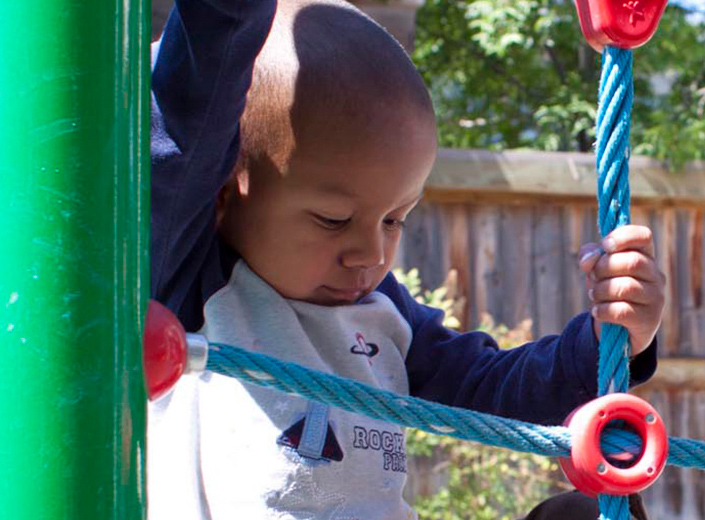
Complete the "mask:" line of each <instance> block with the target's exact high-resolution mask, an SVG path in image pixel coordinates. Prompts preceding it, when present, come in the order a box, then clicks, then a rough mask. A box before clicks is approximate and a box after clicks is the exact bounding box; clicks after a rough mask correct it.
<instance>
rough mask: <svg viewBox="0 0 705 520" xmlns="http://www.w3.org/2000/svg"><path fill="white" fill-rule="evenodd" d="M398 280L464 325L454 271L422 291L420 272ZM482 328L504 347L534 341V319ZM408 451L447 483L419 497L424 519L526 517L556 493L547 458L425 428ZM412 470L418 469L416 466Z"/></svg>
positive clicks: (486, 320)
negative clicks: (532, 336) (437, 283)
mask: <svg viewBox="0 0 705 520" xmlns="http://www.w3.org/2000/svg"><path fill="white" fill-rule="evenodd" d="M393 272H394V275H395V276H396V278H397V280H399V282H400V283H401V284H403V285H405V286H406V288H407V289H408V290H409V292H410V293H411V295H412V296H414V297H415V298H416V300H417V301H419V302H420V303H424V304H426V305H431V306H434V307H438V308H440V309H443V310H444V311H445V312H446V322H445V323H447V324H450V325H449V326H455V325H459V324H460V319H459V318H460V315H459V313H460V312H461V310H462V308H463V307H464V303H465V302H464V301H463V300H462V299H461V298H459V297H458V284H457V274H456V273H455V272H454V271H451V272H450V273H449V274H448V277H447V278H446V280H445V282H444V283H443V285H442V286H441V287H439V288H437V289H434V290H425V291H424V290H422V289H421V287H422V283H421V279H420V277H419V272H418V269H411V270H410V271H408V272H404V271H402V270H401V269H395V270H394V271H393ZM478 329H479V330H482V331H484V332H487V333H488V334H490V335H491V336H493V337H494V338H495V340H497V343H498V344H499V345H500V347H501V348H513V347H515V346H517V345H519V344H521V343H524V342H526V341H529V340H530V339H531V320H525V321H523V322H522V323H520V324H519V325H518V326H517V327H516V328H514V329H510V328H509V327H507V326H506V325H503V324H496V323H495V322H494V320H493V318H492V317H491V316H490V315H489V314H483V316H482V319H481V323H480V326H479V327H478ZM407 453H408V455H409V456H410V457H411V458H412V459H416V460H426V461H427V462H429V461H430V462H432V463H434V462H435V461H436V460H437V459H439V460H440V462H438V463H436V464H435V465H434V467H433V471H434V472H442V473H443V474H444V477H445V481H446V485H445V486H443V487H442V488H441V489H439V490H438V491H437V492H435V493H432V494H430V495H426V496H418V497H416V500H415V504H414V506H415V507H416V509H417V511H418V513H419V517H420V518H422V519H423V520H469V519H473V520H490V519H491V520H502V519H507V520H508V519H511V518H518V517H521V516H523V515H525V514H526V513H527V512H528V511H529V510H530V509H531V508H533V507H534V506H535V505H536V504H538V502H540V501H541V500H543V499H545V498H546V497H547V496H548V495H549V493H550V491H551V490H553V489H554V488H557V487H559V486H560V485H561V484H560V483H559V482H558V481H557V480H556V474H557V471H558V465H557V464H556V463H555V462H554V461H551V460H550V459H548V458H546V457H540V456H538V455H532V454H525V453H517V452H512V451H509V450H503V449H499V448H492V447H488V446H483V445H480V444H477V443H472V442H465V441H461V440H459V439H455V438H452V437H447V436H440V435H434V434H432V433H428V432H425V431H422V430H415V429H410V430H408V432H407ZM410 467H412V465H410Z"/></svg>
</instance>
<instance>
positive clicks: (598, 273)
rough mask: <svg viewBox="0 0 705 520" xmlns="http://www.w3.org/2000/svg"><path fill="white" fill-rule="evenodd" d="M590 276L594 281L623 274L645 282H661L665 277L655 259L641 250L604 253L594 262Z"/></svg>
mask: <svg viewBox="0 0 705 520" xmlns="http://www.w3.org/2000/svg"><path fill="white" fill-rule="evenodd" d="M588 276H589V278H590V280H592V281H593V282H599V281H600V280H604V279H607V278H618V277H622V276H630V277H633V278H636V279H638V280H642V281H645V282H660V281H661V280H663V279H664V275H663V273H661V271H659V269H658V266H657V265H656V262H655V260H654V259H653V258H652V257H650V256H647V255H646V254H644V253H643V252H641V251H624V252H621V253H612V254H605V255H602V256H601V257H599V258H598V259H597V260H596V261H595V262H594V263H593V266H592V270H591V271H590V272H589V275H588Z"/></svg>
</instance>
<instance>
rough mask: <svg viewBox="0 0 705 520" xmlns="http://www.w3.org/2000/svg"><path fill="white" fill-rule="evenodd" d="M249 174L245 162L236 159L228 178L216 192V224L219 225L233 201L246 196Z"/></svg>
mask: <svg viewBox="0 0 705 520" xmlns="http://www.w3.org/2000/svg"><path fill="white" fill-rule="evenodd" d="M249 178H250V175H249V172H248V170H247V168H246V166H245V161H244V160H242V159H240V158H238V160H237V162H236V163H235V167H234V168H233V171H232V172H231V173H230V177H228V180H227V181H225V184H224V185H223V187H222V188H220V191H219V192H218V199H217V201H216V203H217V222H218V224H220V223H221V222H222V220H223V217H224V216H225V214H226V213H227V210H228V208H229V207H230V205H231V204H232V203H233V201H234V200H236V199H239V198H241V197H244V196H247V192H248V190H249Z"/></svg>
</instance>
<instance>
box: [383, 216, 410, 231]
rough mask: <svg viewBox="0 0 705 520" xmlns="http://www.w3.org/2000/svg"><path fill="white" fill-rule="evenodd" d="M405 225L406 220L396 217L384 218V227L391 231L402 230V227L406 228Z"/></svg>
mask: <svg viewBox="0 0 705 520" xmlns="http://www.w3.org/2000/svg"><path fill="white" fill-rule="evenodd" d="M405 226H406V222H404V221H403V220H399V219H396V218H387V219H384V227H385V228H387V229H388V230H390V231H397V230H401V229H404V227H405Z"/></svg>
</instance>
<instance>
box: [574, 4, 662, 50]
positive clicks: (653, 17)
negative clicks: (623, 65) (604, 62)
mask: <svg viewBox="0 0 705 520" xmlns="http://www.w3.org/2000/svg"><path fill="white" fill-rule="evenodd" d="M666 3H667V0H575V4H576V7H577V9H578V18H579V19H580V28H581V29H582V31H583V36H585V39H586V40H587V42H588V43H589V44H590V46H591V47H592V48H593V49H595V50H596V51H597V52H602V49H603V48H604V47H605V46H606V45H610V46H612V47H620V48H622V49H633V48H635V47H639V46H640V45H643V44H645V43H646V42H648V41H649V40H650V39H651V37H652V36H653V35H654V33H655V32H656V28H657V27H658V24H659V21H660V20H661V15H662V14H663V11H664V10H665V9H666Z"/></svg>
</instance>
